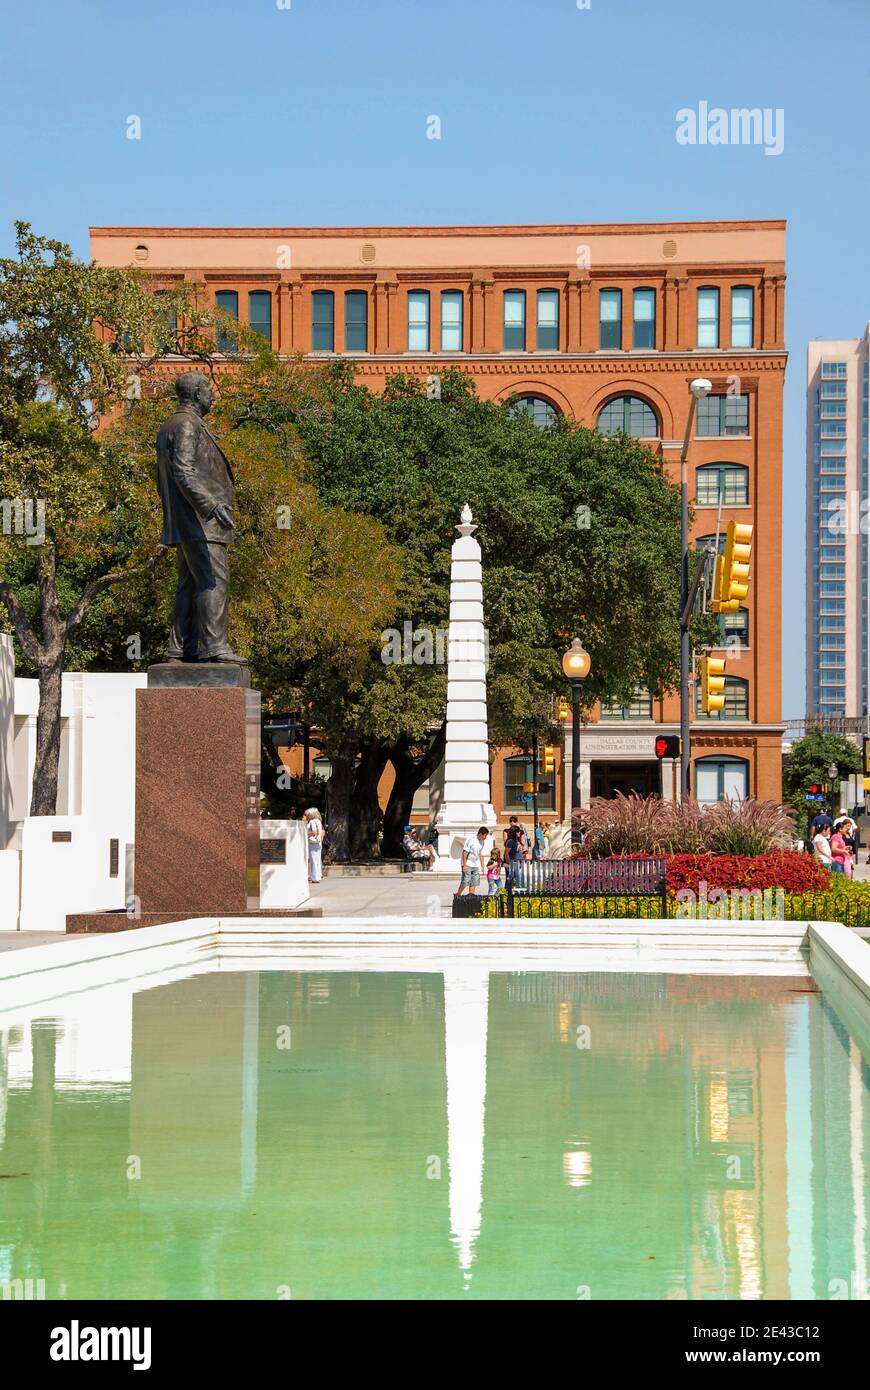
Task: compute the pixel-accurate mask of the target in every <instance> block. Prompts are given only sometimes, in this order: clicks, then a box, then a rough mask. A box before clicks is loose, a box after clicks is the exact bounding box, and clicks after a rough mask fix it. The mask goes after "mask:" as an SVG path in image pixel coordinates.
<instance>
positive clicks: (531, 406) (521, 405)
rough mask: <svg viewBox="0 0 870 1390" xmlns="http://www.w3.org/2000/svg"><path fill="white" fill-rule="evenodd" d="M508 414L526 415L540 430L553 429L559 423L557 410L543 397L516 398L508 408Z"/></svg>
mask: <svg viewBox="0 0 870 1390" xmlns="http://www.w3.org/2000/svg"><path fill="white" fill-rule="evenodd" d="M508 414H509V415H514V416H516V415H528V417H529V419H530V420H531V422H532V424H533V425H537V426H538V429H541V430H552V429H555V427H556V425H557V424H558V422H559V412H558V410H557V409H556V407H555V406H554V405H553V404H552V402H551V401H548V400H547V399H546V397H545V396H517V397H516V398H515V399H514V400H512V401H511V403H510V405H509V406H508Z"/></svg>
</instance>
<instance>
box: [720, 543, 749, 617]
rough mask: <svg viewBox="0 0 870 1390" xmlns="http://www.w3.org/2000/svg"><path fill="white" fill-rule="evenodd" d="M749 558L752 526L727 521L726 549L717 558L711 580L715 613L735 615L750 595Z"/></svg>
mask: <svg viewBox="0 0 870 1390" xmlns="http://www.w3.org/2000/svg"><path fill="white" fill-rule="evenodd" d="M751 558H752V527H751V526H750V525H749V523H748V522H742V521H729V523H728V530H727V531H726V533H725V550H724V553H723V554H722V555H717V557H716V571H715V574H714V578H713V602H712V604H711V607H712V609H713V612H714V613H736V612H737V610H738V609H739V607H740V604H741V601H742V600H743V599H745V598H746V595H747V594H748V593H749V562H750V560H751Z"/></svg>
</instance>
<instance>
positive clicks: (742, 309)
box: [731, 285, 755, 348]
mask: <svg viewBox="0 0 870 1390" xmlns="http://www.w3.org/2000/svg"><path fill="white" fill-rule="evenodd" d="M754 299H755V295H754V291H753V289H752V286H751V285H735V286H734V288H733V289H732V291H731V346H732V347H733V348H734V347H742V348H751V347H752V336H753V331H752V317H753V316H752V307H753V302H754Z"/></svg>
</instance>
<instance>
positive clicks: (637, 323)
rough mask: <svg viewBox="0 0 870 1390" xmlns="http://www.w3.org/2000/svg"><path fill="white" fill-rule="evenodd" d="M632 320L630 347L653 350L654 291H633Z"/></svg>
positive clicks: (654, 328)
mask: <svg viewBox="0 0 870 1390" xmlns="http://www.w3.org/2000/svg"><path fill="white" fill-rule="evenodd" d="M632 320H633V322H632V338H631V345H632V347H635V348H654V347H655V345H656V292H655V290H648V289H642V290H634V292H633V294H632Z"/></svg>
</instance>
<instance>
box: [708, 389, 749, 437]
mask: <svg viewBox="0 0 870 1390" xmlns="http://www.w3.org/2000/svg"><path fill="white" fill-rule="evenodd" d="M748 433H749V397H748V396H747V395H745V394H743V395H737V396H730V395H721V396H705V397H704V398H703V399H702V400H700V401H699V402H698V437H699V439H717V438H720V437H721V436H724V435H744V434H748Z"/></svg>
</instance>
